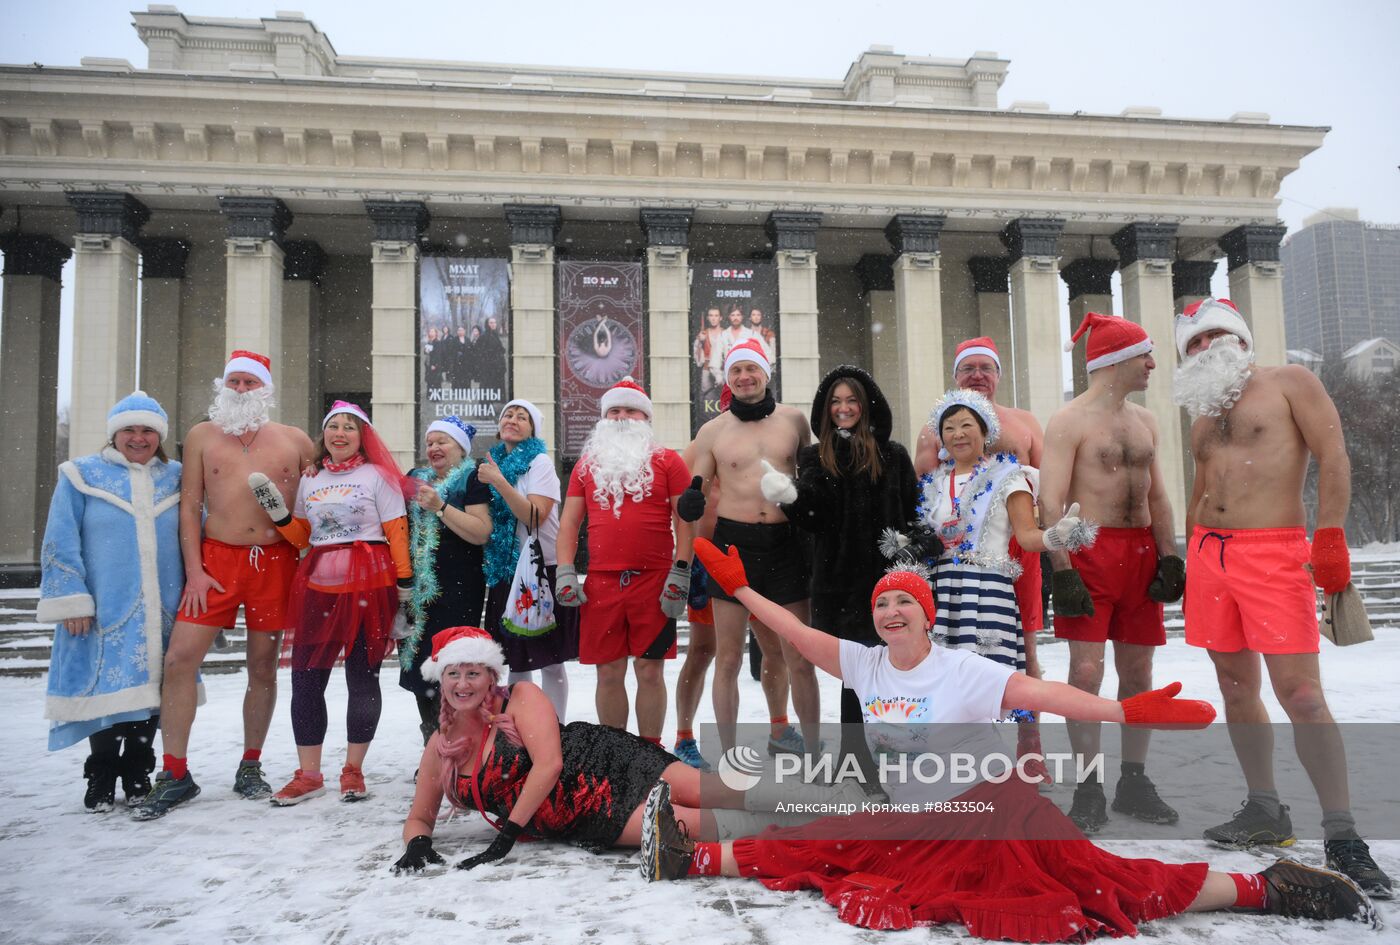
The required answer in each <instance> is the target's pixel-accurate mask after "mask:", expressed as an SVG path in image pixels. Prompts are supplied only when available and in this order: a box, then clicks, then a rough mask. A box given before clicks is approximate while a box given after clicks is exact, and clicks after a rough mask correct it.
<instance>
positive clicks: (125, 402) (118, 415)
mask: <svg viewBox="0 0 1400 945" xmlns="http://www.w3.org/2000/svg"><path fill="white" fill-rule="evenodd" d="M122 427H150V428H151V429H152V430H155V431H156V433H158V434H160V438H161V440H162V441H164V440H165V438H166V437H167V436H169V434H170V421H169V419H168V418H167V417H166V415H165V410H164V409H163V408H162V407H161V405H160V404H159V403H157V402H156V400H155V398H154V397H151V396H149V395H148V394H147V393H146V392H145V391H142V390H138V391H135V392H134V393H132V394H129V395H127V396H126V397H123V398H122V399H121V400H119V401H117V403H116V405H115V406H113V407H112V410H111V412H110V413H108V414H107V437H108V438H109V439H110V438H111V437H113V436H116V433H117V431H118V430H120V429H121V428H122Z"/></svg>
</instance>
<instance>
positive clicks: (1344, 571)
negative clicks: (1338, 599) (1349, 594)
mask: <svg viewBox="0 0 1400 945" xmlns="http://www.w3.org/2000/svg"><path fill="white" fill-rule="evenodd" d="M1312 570H1313V583H1314V584H1316V585H1317V586H1318V587H1320V588H1322V593H1324V594H1340V593H1341V592H1342V591H1344V590H1346V588H1347V585H1348V584H1350V583H1351V552H1349V551H1347V536H1346V534H1345V533H1344V532H1343V531H1342V530H1341V529H1340V528H1319V529H1318V530H1317V531H1315V532H1313V543H1312Z"/></svg>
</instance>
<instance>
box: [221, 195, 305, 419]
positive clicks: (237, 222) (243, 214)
mask: <svg viewBox="0 0 1400 945" xmlns="http://www.w3.org/2000/svg"><path fill="white" fill-rule="evenodd" d="M219 209H220V210H221V211H223V214H224V219H225V222H226V224H227V231H226V238H225V240H224V259H225V264H224V265H225V272H226V277H225V278H226V282H225V286H224V348H225V351H224V356H225V357H227V356H228V354H229V352H232V351H235V350H237V349H240V348H242V349H246V350H249V351H256V352H257V353H258V354H265V355H267V356H268V357H269V358H271V359H272V382H273V387H274V389H276V390H279V391H280V389H281V386H282V384H283V383H285V381H286V379H287V377H288V375H289V374H290V371H292V370H301V368H300V366H295V365H288V364H286V363H285V361H286V359H285V358H283V357H282V261H283V252H282V235H283V234H284V233H286V232H287V227H289V226H291V224H292V212H291V211H290V210H288V209H287V205H286V204H284V203H283V202H282V201H280V200H278V199H277V198H275V197H220V198H219ZM281 399H282V397H281V394H280V393H278V395H277V400H278V402H279V403H280V402H281ZM272 416H273V419H277V420H280V419H281V416H282V415H281V411H280V408H278V407H274V408H273V411H272Z"/></svg>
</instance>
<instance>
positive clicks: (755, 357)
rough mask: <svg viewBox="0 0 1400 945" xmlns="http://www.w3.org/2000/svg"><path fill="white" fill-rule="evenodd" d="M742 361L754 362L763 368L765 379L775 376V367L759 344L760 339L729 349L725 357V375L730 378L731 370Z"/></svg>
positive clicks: (750, 340) (752, 339) (751, 339)
mask: <svg viewBox="0 0 1400 945" xmlns="http://www.w3.org/2000/svg"><path fill="white" fill-rule="evenodd" d="M742 361H752V362H753V363H754V364H757V365H758V366H759V367H761V368H763V376H764V377H772V376H773V365H772V364H771V363H769V361H768V355H766V354H764V353H763V345H761V344H759V343H758V339H756V338H750V339H749V340H748V341H745V342H741V343H740V344H737V345H735V346H734V347H732V348H730V349H729V353H728V354H726V355H725V356H724V374H725V376H726V377H728V376H729V369H730V368H732V367H733V366H734V365H736V364H739V363H740V362H742Z"/></svg>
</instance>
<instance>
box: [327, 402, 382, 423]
mask: <svg viewBox="0 0 1400 945" xmlns="http://www.w3.org/2000/svg"><path fill="white" fill-rule="evenodd" d="M338 413H348V414H349V415H350V416H352V417H359V418H360V420H362V421H363V422H365V423H369V422H370V421H369V417H367V416H365V412H364V411H363V410H361V409H360V408H359V407H357V406H356V405H355V404H348V403H346V402H345V401H343V400H337V401H336V402H335V403H334V404H332V405H331V409H330V410H329V411H328V412H327V413H326V415H325V416H324V417H322V418H321V429H322V430H324V429H325V428H326V424H328V423H330V422H331V417H334V416H335V415H336V414H338ZM373 425H374V424H372V423H371V424H370V426H373Z"/></svg>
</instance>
